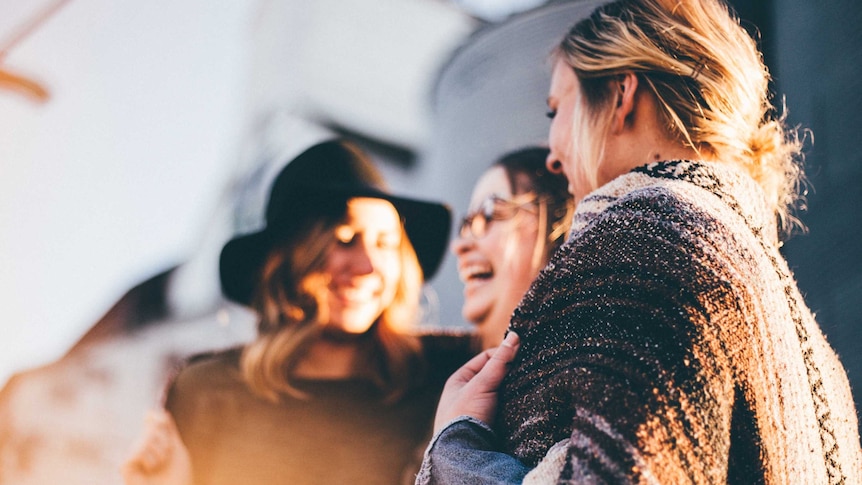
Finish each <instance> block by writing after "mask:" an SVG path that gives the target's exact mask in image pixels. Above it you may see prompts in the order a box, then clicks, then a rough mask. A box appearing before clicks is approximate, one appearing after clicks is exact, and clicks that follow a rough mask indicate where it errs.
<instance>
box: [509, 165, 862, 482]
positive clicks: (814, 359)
mask: <svg viewBox="0 0 862 485" xmlns="http://www.w3.org/2000/svg"><path fill="white" fill-rule="evenodd" d="M778 247H779V245H778V238H777V236H776V228H775V216H774V214H773V213H772V212H771V211H769V210H767V205H766V203H765V201H764V198H763V195H762V192H761V191H760V189H759V187H758V185H757V184H756V183H755V182H754V181H753V180H752V179H750V178H749V177H748V176H747V175H745V174H743V173H742V172H740V171H737V170H736V169H734V168H732V167H729V166H724V165H718V164H701V163H696V162H686V161H677V162H660V163H655V164H651V165H648V166H644V167H641V168H639V169H636V170H634V171H632V172H631V173H629V174H626V175H623V176H621V177H618V178H617V179H615V180H614V181H612V182H610V183H609V184H607V185H605V186H604V187H602V188H600V189H599V190H597V191H595V192H593V193H592V194H590V195H589V196H588V197H587V198H585V199H584V200H583V201H582V202H581V203H580V204H579V206H578V210H577V213H576V215H575V221H574V227H573V228H572V233H571V236H570V238H569V240H568V241H567V242H566V244H565V245H564V246H563V248H562V249H561V250H560V251H559V252H558V253H557V254H556V255H555V257H554V258H553V259H552V261H551V262H550V264H549V265H548V266H547V267H546V268H545V269H544V270H543V271H542V273H541V274H540V275H539V277H538V279H537V280H536V282H535V283H534V285H533V287H532V288H531V290H530V291H529V292H528V293H527V295H526V296H525V298H524V300H523V301H522V303H521V305H520V307H519V308H518V309H517V310H516V311H515V315H514V317H513V321H512V328H513V329H514V330H516V331H517V332H518V334H519V335H520V336H521V341H522V345H521V349H520V350H519V353H518V356H517V357H516V361H515V362H514V363H513V367H512V369H511V371H510V372H509V374H508V376H507V378H506V380H505V381H504V383H503V387H502V389H501V397H500V399H501V405H500V414H499V417H498V423H497V424H496V429H497V430H498V431H499V432H500V434H501V436H502V437H503V440H504V443H505V445H506V447H507V448H508V449H507V451H508V452H510V453H512V454H514V455H515V456H517V457H518V458H520V459H521V460H522V461H523V462H525V463H526V464H528V465H530V466H536V465H538V467H537V468H536V469H534V470H533V471H532V472H531V474H530V475H528V477H527V480H526V482H530V481H533V482H540V483H548V482H551V483H555V482H557V481H558V480H559V482H560V483H663V484H666V483H673V484H677V483H726V482H729V483H768V484H784V483H799V484H827V483H829V484H833V483H845V484H850V483H860V480H862V451H860V441H859V434H858V427H857V421H856V411H855V407H854V404H853V398H852V396H851V393H850V387H849V384H848V381H847V376H846V373H845V371H844V369H843V367H842V365H841V363H840V362H839V360H838V357H837V356H836V355H835V353H834V352H833V350H832V348H831V347H830V346H829V344H828V343H827V341H826V339H825V338H824V336H823V334H822V332H821V330H820V328H819V326H818V325H817V322H816V321H815V319H814V316H813V315H812V313H811V312H810V311H809V309H808V308H807V307H806V305H805V303H804V301H803V298H802V296H801V294H800V292H799V290H798V289H797V286H796V283H795V281H794V279H793V276H792V274H791V272H790V270H789V269H788V266H787V264H786V262H785V260H784V259H783V257H782V256H781V254H780V253H779V250H778ZM540 462H541V463H540ZM526 482H525V483H526Z"/></svg>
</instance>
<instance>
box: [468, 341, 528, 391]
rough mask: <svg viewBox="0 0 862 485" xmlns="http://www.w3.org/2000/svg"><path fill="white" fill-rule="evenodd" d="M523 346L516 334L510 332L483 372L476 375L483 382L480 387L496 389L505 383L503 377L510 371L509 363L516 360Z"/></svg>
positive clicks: (483, 368)
mask: <svg viewBox="0 0 862 485" xmlns="http://www.w3.org/2000/svg"><path fill="white" fill-rule="evenodd" d="M520 345H521V339H520V337H519V336H518V334H516V333H515V332H512V331H510V332H509V333H507V334H506V338H505V339H503V343H501V344H500V346H499V347H497V348H496V349H495V350H494V353H493V354H492V355H491V358H490V359H489V360H488V362H487V363H486V364H485V366H484V367H482V370H481V371H479V373H478V374H477V375H476V379H478V380H479V381H480V382H481V385H480V387H482V388H484V389H496V388H497V386H499V385H500V382H502V381H503V377H505V376H506V373H507V372H508V371H509V363H511V362H512V361H513V360H514V359H515V354H516V353H517V352H518V348H519V347H520Z"/></svg>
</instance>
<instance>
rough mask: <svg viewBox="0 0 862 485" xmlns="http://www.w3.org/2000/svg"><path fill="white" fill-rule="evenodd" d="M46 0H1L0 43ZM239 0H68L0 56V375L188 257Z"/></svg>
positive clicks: (204, 205)
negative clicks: (24, 79)
mask: <svg viewBox="0 0 862 485" xmlns="http://www.w3.org/2000/svg"><path fill="white" fill-rule="evenodd" d="M50 3H51V2H49V1H47V0H40V1H32V0H31V1H26V2H17V1H14V0H4V1H3V2H2V4H0V11H2V12H9V13H10V14H9V15H8V16H7V15H0V19H2V23H0V43H2V42H4V41H5V40H6V39H7V38H8V36H9V35H10V33H11V32H14V31H15V28H16V25H20V23H21V22H25V21H27V20H28V19H29V18H31V17H32V16H33V14H34V13H36V12H38V11H39V10H40V9H42V8H44V7H45V6H46V5H48V4H50ZM254 4H255V2H254V1H253V0H223V1H216V2H213V1H205V0H181V1H180V0H150V1H146V2H113V1H110V0H80V1H72V2H69V3H68V4H66V5H65V6H63V7H62V8H61V9H60V10H59V11H57V12H56V14H55V15H53V16H52V17H51V18H50V19H48V21H47V22H45V23H44V24H43V25H41V26H40V28H39V29H38V30H36V31H34V32H33V33H32V34H31V35H30V36H28V37H27V38H26V39H24V40H23V41H22V42H21V43H20V44H18V45H17V46H15V48H14V49H12V50H11V51H10V52H9V53H8V55H7V56H5V57H4V58H3V59H0V61H2V66H3V67H4V68H6V69H9V70H12V71H13V72H16V73H21V74H26V75H28V76H30V77H32V78H34V79H36V80H38V81H40V82H41V83H42V84H43V85H44V86H45V87H46V88H47V89H48V90H49V91H50V94H51V97H50V99H49V100H48V101H47V102H46V103H44V104H40V103H37V102H34V101H32V100H31V99H29V98H26V97H24V96H21V95H19V94H16V93H14V92H12V91H8V90H0V315H2V317H0V319H2V323H0V335H2V337H0V342H2V343H0V346H2V351H0V383H2V382H4V381H5V380H6V378H7V377H8V375H9V373H11V372H12V371H14V370H17V369H21V368H23V367H29V366H32V365H36V364H40V363H43V362H46V361H48V360H52V359H54V358H56V357H57V356H59V355H61V354H62V353H63V352H64V351H65V350H66V349H67V348H68V347H69V346H70V345H71V344H72V343H74V342H75V341H76V340H77V339H78V338H79V337H80V336H81V335H82V333H83V332H84V331H86V330H87V329H88V328H89V326H90V325H92V324H93V323H94V322H95V321H96V320H97V319H98V318H99V317H100V316H101V315H102V313H103V312H104V311H106V310H107V309H108V307H109V306H110V305H111V304H112V303H113V302H114V301H115V300H116V299H117V298H118V297H119V296H121V295H122V294H123V293H124V292H125V291H126V290H127V289H128V288H129V287H131V286H132V285H133V284H135V283H138V282H139V281H140V280H142V279H144V278H145V277H147V276H150V275H151V274H153V273H155V272H157V271H158V270H160V269H163V268H165V267H167V266H170V265H172V264H175V263H177V262H180V261H182V260H184V259H186V258H188V257H189V255H190V254H191V253H192V252H193V251H194V249H195V248H196V247H197V246H198V244H199V243H200V241H199V238H200V237H201V235H202V234H203V231H204V229H205V227H204V226H205V224H206V221H207V220H208V219H209V216H210V211H211V210H212V208H213V207H214V206H215V202H216V200H217V198H218V195H219V191H220V189H221V186H222V185H223V183H224V180H225V179H226V177H227V176H228V173H229V172H230V165H229V162H231V161H233V160H234V159H235V155H236V150H237V136H238V134H239V133H240V129H241V126H240V123H241V121H242V116H243V113H244V105H243V90H244V88H245V78H246V76H247V68H246V67H247V64H246V62H247V49H246V48H247V39H248V25H249V23H250V16H251V14H252V12H253V7H254Z"/></svg>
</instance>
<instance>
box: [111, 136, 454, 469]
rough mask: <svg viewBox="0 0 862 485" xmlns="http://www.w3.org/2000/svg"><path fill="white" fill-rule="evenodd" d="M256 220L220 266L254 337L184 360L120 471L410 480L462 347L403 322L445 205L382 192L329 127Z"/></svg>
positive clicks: (276, 186) (426, 271) (431, 266)
mask: <svg viewBox="0 0 862 485" xmlns="http://www.w3.org/2000/svg"><path fill="white" fill-rule="evenodd" d="M266 222H267V223H266V227H265V228H264V229H263V230H261V231H259V232H256V233H253V234H248V235H244V236H240V237H237V238H235V239H233V240H232V241H230V242H228V243H227V244H226V245H225V247H224V248H223V250H222V254H221V264H220V272H221V282H222V288H223V290H224V293H225V295H226V296H227V297H228V298H230V299H232V300H234V301H237V302H239V303H243V304H248V305H250V306H252V307H253V308H254V309H255V310H257V312H258V314H259V315H260V321H259V325H258V331H259V335H258V337H257V338H256V339H255V340H254V341H253V342H251V343H249V344H247V345H246V346H244V347H242V348H237V349H233V350H230V351H226V352H220V353H217V354H214V355H207V356H202V357H198V358H196V359H194V360H192V361H191V362H190V363H189V364H188V365H187V366H185V367H184V368H183V369H182V371H181V372H180V373H179V374H178V376H177V377H176V379H175V380H174V381H173V383H172V385H171V387H170V390H169V392H168V395H167V400H166V404H165V409H166V411H167V413H163V414H156V415H155V416H154V417H152V418H151V420H150V423H149V430H148V435H147V437H146V438H145V440H144V445H143V447H142V448H141V449H139V450H138V451H137V452H136V453H135V455H134V456H133V457H132V458H131V459H130V460H129V462H128V463H127V464H126V466H125V468H124V476H125V479H126V482H127V483H130V484H133V483H163V484H167V483H174V484H176V483H187V484H190V483H193V484H222V483H223V484H236V483H247V484H256V483H261V484H262V483H267V484H268V483H292V484H302V483H368V484H372V483H373V484H378V483H403V482H409V481H412V479H413V477H414V475H415V471H416V467H418V460H416V459H415V452H414V451H415V450H416V449H417V447H419V449H421V445H422V442H423V441H424V440H426V439H427V436H428V434H429V432H430V425H431V421H432V417H433V412H434V406H435V404H436V401H437V397H438V395H439V393H440V391H441V389H442V384H443V382H444V380H445V377H446V376H447V374H448V373H449V372H451V371H452V370H454V369H455V368H457V367H458V366H459V365H460V364H461V363H463V362H465V361H466V360H467V359H468V358H469V356H470V353H469V341H468V339H467V338H466V337H464V336H460V337H459V336H447V335H418V334H417V332H416V330H415V327H414V324H416V323H417V322H416V321H415V320H416V315H417V305H418V302H419V292H420V289H421V285H422V281H423V278H427V277H430V276H431V275H432V274H433V273H434V271H435V270H436V269H437V266H438V265H439V262H440V259H441V258H442V256H443V254H444V251H445V248H446V244H447V242H448V241H447V239H448V232H449V225H450V214H449V211H448V209H447V208H446V207H445V206H442V205H440V204H436V203H430V202H423V201H417V200H412V199H406V198H403V197H397V196H394V195H392V194H390V193H389V192H387V191H386V190H385V188H384V186H383V181H382V179H381V178H380V175H379V174H378V173H377V171H376V169H375V168H374V167H373V166H372V165H371V163H370V162H369V161H368V159H367V158H366V157H365V155H363V154H362V153H361V152H359V151H358V150H357V149H356V148H355V147H353V146H351V145H349V144H346V143H343V142H338V141H330V142H325V143H321V144H319V145H315V146H313V147H311V148H310V149H308V150H307V151H305V152H304V153H302V154H301V155H299V156H298V157H297V158H296V159H294V160H293V161H292V162H290V163H289V164H288V165H287V166H286V168H285V169H283V171H282V172H281V173H280V174H279V176H278V177H277V178H276V179H275V182H274V183H273V186H272V189H271V192H270V198H269V203H268V206H267V212H266Z"/></svg>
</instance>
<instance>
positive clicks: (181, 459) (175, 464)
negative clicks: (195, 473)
mask: <svg viewBox="0 0 862 485" xmlns="http://www.w3.org/2000/svg"><path fill="white" fill-rule="evenodd" d="M121 471H122V474H123V482H124V483H125V484H126V485H191V483H192V460H191V457H190V456H189V451H188V449H187V448H186V446H185V445H184V444H183V440H182V438H181V437H180V432H179V430H178V429H177V425H176V423H175V422H174V419H173V418H172V417H171V415H170V413H168V412H167V411H165V410H162V409H160V410H156V411H150V412H149V413H148V414H147V418H146V421H145V425H144V435H143V437H142V438H141V441H140V442H139V443H138V445H137V446H136V448H135V451H134V452H133V453H132V456H131V457H130V458H129V459H128V460H126V462H125V463H124V464H123V466H122V469H121Z"/></svg>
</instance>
